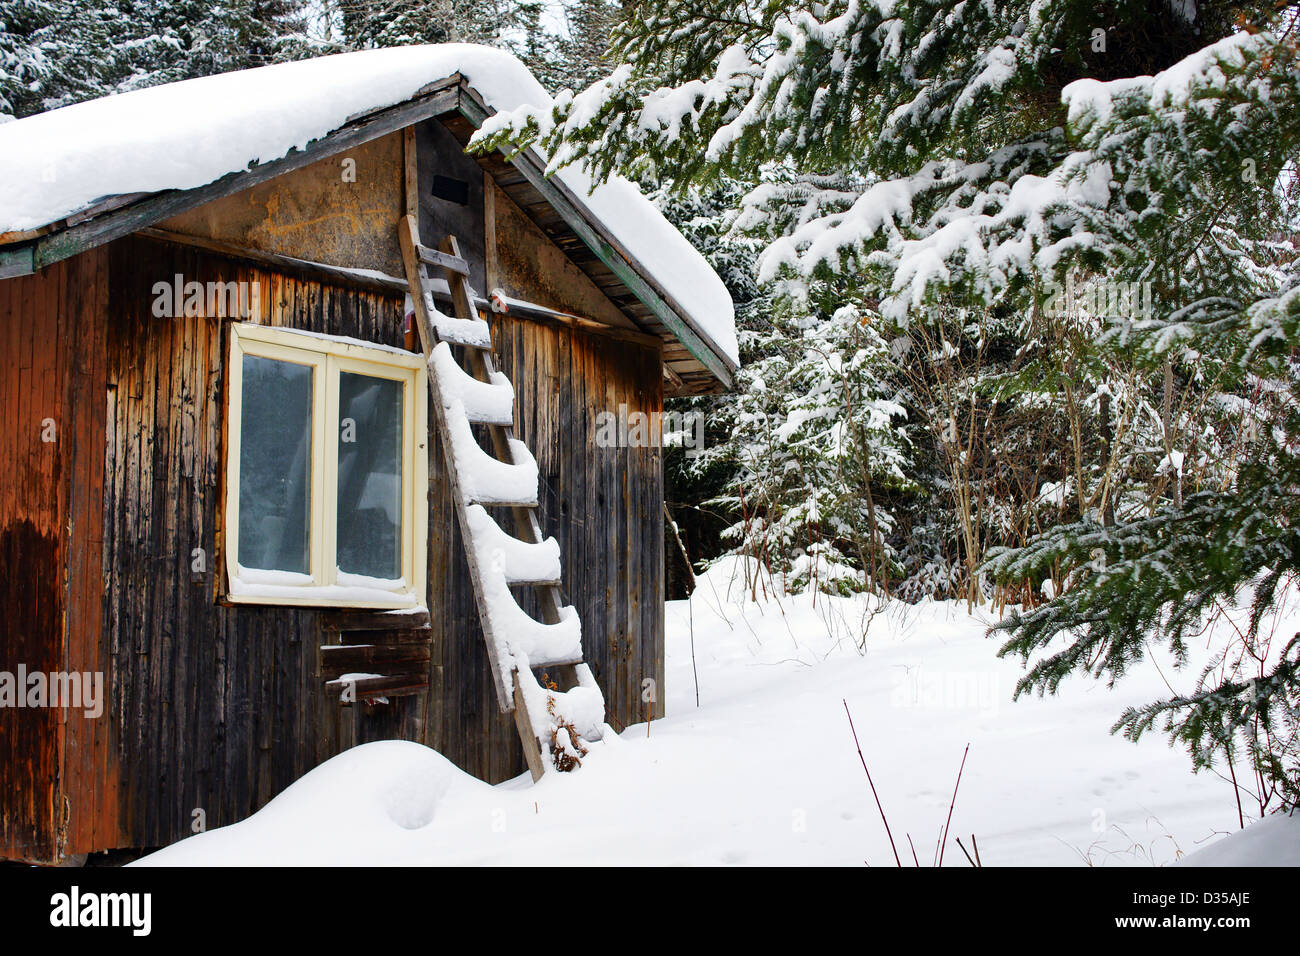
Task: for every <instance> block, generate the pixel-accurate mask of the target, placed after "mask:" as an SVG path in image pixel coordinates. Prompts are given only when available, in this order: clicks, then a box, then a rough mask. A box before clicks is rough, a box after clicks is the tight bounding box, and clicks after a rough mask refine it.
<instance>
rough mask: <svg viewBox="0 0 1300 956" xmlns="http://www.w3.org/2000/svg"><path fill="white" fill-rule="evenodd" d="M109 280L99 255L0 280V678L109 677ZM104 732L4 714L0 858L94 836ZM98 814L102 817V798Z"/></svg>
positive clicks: (90, 725) (44, 716)
mask: <svg viewBox="0 0 1300 956" xmlns="http://www.w3.org/2000/svg"><path fill="white" fill-rule="evenodd" d="M106 279H107V274H106V254H105V250H102V249H101V250H95V251H92V252H88V253H85V254H83V255H80V256H77V257H75V258H73V259H69V260H66V261H64V262H61V263H58V264H57V265H54V266H50V267H48V268H46V269H43V270H41V271H40V272H39V273H38V274H37V275H34V276H25V277H22V278H17V279H9V280H5V281H0V671H4V672H6V673H7V674H9V675H14V676H15V677H16V676H17V671H18V669H19V667H20V666H22V667H24V668H26V670H27V672H28V673H32V672H40V673H44V674H48V673H50V672H59V671H62V672H67V671H71V670H77V671H91V672H93V671H96V670H99V671H103V670H105V669H106V668H105V665H104V662H103V660H102V659H101V658H100V656H99V652H100V630H99V622H100V586H99V581H100V566H99V553H100V539H99V528H100V508H101V497H100V496H101V493H102V480H103V427H104V405H103V395H104V387H103V382H104V368H103V354H104V349H103V343H104V323H103V316H104V312H105V302H104V291H105V289H106ZM43 439H52V440H48V441H47V440H43ZM18 690H19V693H22V692H23V691H24V690H25V688H19V689H18ZM110 732H111V728H110V726H109V721H107V720H106V719H104V720H98V721H97V720H91V719H87V718H86V717H85V716H84V712H83V710H82V709H81V708H70V709H68V710H61V709H50V708H45V709H32V708H16V707H4V708H0V857H8V858H17V859H31V860H48V859H52V858H54V857H56V856H57V855H58V852H59V850H60V849H61V848H63V847H66V846H68V845H69V844H70V843H74V842H76V841H77V840H78V839H79V837H80V834H79V833H78V832H77V827H78V825H85V826H87V827H93V824H94V816H95V815H94V814H91V815H90V816H89V817H87V816H86V815H84V811H85V810H86V809H87V807H88V805H89V803H91V802H92V798H91V797H90V794H91V793H92V792H93V791H94V790H95V789H96V788H97V787H102V786H103V785H104V782H105V781H110V780H111V779H112V776H111V774H112V769H111V768H110V767H108V766H107V765H106V764H104V763H103V762H102V761H100V760H99V757H100V755H101V754H102V753H103V752H106V751H107V749H108V745H107V735H108V734H109V733H110ZM101 744H102V745H103V746H100V745H101ZM108 789H111V787H110V788H108ZM103 806H104V807H105V808H107V810H108V811H109V813H110V814H112V812H113V809H114V808H113V807H112V803H111V796H110V797H108V798H106V802H105V803H104V805H103ZM70 829H71V831H72V832H69V830H70ZM105 838H106V839H109V840H112V839H113V838H114V837H113V836H112V835H106V837H105Z"/></svg>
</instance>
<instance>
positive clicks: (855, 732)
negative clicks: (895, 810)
mask: <svg viewBox="0 0 1300 956" xmlns="http://www.w3.org/2000/svg"><path fill="white" fill-rule="evenodd" d="M841 701H842V702H843V704H844V713H845V714H847V715H848V718H849V730H851V731H853V746H855V747H857V748H858V759H859V760H861V761H862V770H863V772H864V773H865V774H866V775H867V784H868V785H869V786H870V787H871V795H872V796H873V797H875V798H876V809H877V810H879V811H880V819H881V821H882V822H883V823H884V824H885V835H886V836H887V837H889V848H890V849H891V850H893V851H894V862H895V863H897V864H898V868H899V869H902V868H903V861H902V860H900V859H899V858H898V847H896V846H894V834H892V833H891V832H889V820H888V819H886V817H885V808H884V807H882V806H881V805H880V794H878V793H876V785H875V783H873V782H872V780H871V771H870V770H868V769H867V758H866V757H864V756H862V744H860V743H858V730H857V728H856V727H854V726H853V714H851V713H849V702H848V701H847V700H845V699H844V698H841Z"/></svg>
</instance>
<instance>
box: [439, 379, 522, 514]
mask: <svg viewBox="0 0 1300 956" xmlns="http://www.w3.org/2000/svg"><path fill="white" fill-rule="evenodd" d="M443 407H444V408H445V409H446V412H447V431H448V433H449V434H450V435H451V443H452V446H453V452H452V454H453V457H454V459H455V462H456V477H457V478H458V479H459V480H460V490H461V494H462V495H464V497H465V504H467V505H471V504H482V505H516V506H518V507H521V508H536V507H537V461H536V459H534V458H533V454H532V452H530V451H529V450H528V446H527V445H525V444H524V443H523V442H521V441H519V440H518V439H517V438H512V439H510V458H511V461H510V462H504V461H501V460H499V459H497V458H494V457H493V456H492V455H490V454H488V453H487V452H486V451H484V450H483V449H482V448H481V447H480V446H479V443H478V441H477V440H476V439H475V438H474V431H473V429H472V428H471V427H470V422H469V417H468V416H467V415H466V414H465V406H464V405H462V404H461V403H460V400H459V399H452V400H451V401H450V402H447V403H444V405H443Z"/></svg>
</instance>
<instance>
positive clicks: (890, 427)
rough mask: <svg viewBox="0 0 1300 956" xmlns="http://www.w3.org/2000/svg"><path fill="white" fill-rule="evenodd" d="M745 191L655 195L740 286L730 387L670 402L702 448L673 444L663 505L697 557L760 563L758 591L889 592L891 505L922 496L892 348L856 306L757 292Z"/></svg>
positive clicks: (755, 576)
mask: <svg viewBox="0 0 1300 956" xmlns="http://www.w3.org/2000/svg"><path fill="white" fill-rule="evenodd" d="M768 178H769V181H770V182H771V183H772V184H773V185H774V186H775V185H777V184H778V183H781V182H782V181H783V180H784V179H785V177H783V176H781V175H779V174H778V173H776V172H775V171H772V172H771V173H770V175H769V177H768ZM784 185H785V186H790V185H791V184H790V183H789V182H785V184H784ZM819 186H820V188H821V189H823V190H827V189H830V188H832V186H831V184H830V183H828V182H823V183H821V184H819ZM797 191H798V192H802V188H799V189H798V190H797ZM743 195H744V188H743V187H742V186H741V185H740V184H738V183H735V182H733V181H731V180H726V179H724V180H721V181H719V182H717V183H715V184H712V185H710V186H709V187H707V188H705V189H690V190H687V191H685V192H683V193H680V194H675V193H672V192H671V191H668V190H661V191H659V192H658V193H657V194H656V197H655V198H656V201H657V202H658V203H659V205H660V207H661V208H662V209H663V211H664V213H665V214H666V215H667V216H668V217H669V219H670V220H672V221H673V222H674V223H675V224H676V225H677V226H678V228H679V229H681V230H682V231H683V233H684V234H685V235H686V236H687V237H688V238H689V239H690V240H691V241H692V243H693V244H694V245H695V246H696V247H697V248H698V249H700V250H701V252H703V253H704V255H705V256H706V257H707V258H708V259H709V260H710V262H711V263H712V264H713V265H714V268H715V269H716V270H717V271H718V273H719V275H721V276H722V278H723V281H724V282H725V283H726V285H727V287H728V289H729V291H730V292H731V295H732V299H733V301H734V302H735V303H736V312H737V325H738V331H739V343H740V349H741V358H742V367H741V370H740V372H739V374H738V376H737V383H736V387H735V388H734V389H732V390H731V391H730V392H727V393H724V394H722V395H716V396H704V397H699V398H691V399H680V400H675V401H670V402H669V406H668V407H669V410H671V411H676V412H683V413H688V414H690V415H699V416H702V418H703V421H704V430H705V435H704V437H705V448H704V450H703V453H702V454H696V453H695V450H691V451H690V453H689V454H688V453H687V450H686V449H684V448H683V447H680V446H677V445H674V444H673V443H671V442H669V443H668V447H667V451H666V454H665V474H666V478H667V490H668V499H669V501H670V503H671V507H672V508H673V511H674V514H675V515H676V516H677V520H678V522H679V527H680V528H681V529H682V531H683V537H684V538H685V539H686V541H687V542H688V549H689V550H690V551H691V553H692V556H693V557H696V558H700V557H705V558H708V557H713V556H715V555H717V554H720V553H730V554H740V555H746V556H749V557H752V558H754V559H755V560H754V561H752V562H749V563H748V564H747V565H746V567H747V568H748V569H749V570H750V572H751V580H750V581H749V585H750V587H751V589H752V590H754V591H757V590H758V588H759V587H760V586H762V585H763V583H764V582H763V580H762V578H763V577H765V576H770V575H773V574H779V575H782V576H783V578H784V583H785V584H786V585H787V586H790V587H794V588H803V587H808V586H813V587H818V588H821V589H823V590H828V591H838V592H844V591H857V590H863V589H865V588H868V587H873V588H878V589H880V590H884V591H888V590H889V589H890V588H891V587H892V586H893V585H894V584H895V583H897V582H898V581H899V579H900V576H901V568H900V566H899V564H898V562H897V555H896V553H895V539H896V537H897V521H896V519H895V506H896V505H897V503H898V501H899V499H900V496H902V495H910V494H911V492H912V490H913V489H912V488H911V486H910V483H909V482H908V481H907V479H906V478H905V477H904V474H905V472H907V471H908V470H910V466H909V465H908V463H907V461H906V454H907V439H906V435H905V434H904V433H903V431H902V430H901V427H899V426H900V425H901V418H902V409H901V408H900V406H899V405H898V402H897V397H898V396H897V391H898V385H897V383H896V381H895V378H896V377H895V376H892V375H891V374H889V373H890V363H891V361H892V359H891V356H890V351H889V345H888V343H886V342H885V341H884V340H883V339H882V338H881V337H880V335H879V333H878V331H877V330H876V329H875V328H874V327H873V326H872V325H870V324H868V323H864V322H863V321H862V317H861V315H860V313H859V312H858V310H857V309H856V308H855V307H854V306H852V305H841V306H840V307H839V308H838V309H836V310H834V311H833V312H828V313H824V314H819V313H817V312H816V311H810V308H809V302H808V301H807V299H806V298H805V299H802V300H800V301H793V300H791V299H790V298H789V297H779V298H774V297H773V296H771V295H769V294H767V293H765V292H764V291H763V290H762V289H760V288H759V287H758V285H757V283H756V282H755V259H756V256H757V254H758V252H759V251H760V249H761V245H760V243H758V242H757V241H756V240H754V239H752V238H750V237H747V236H745V235H744V234H743V233H740V232H737V231H736V230H735V229H733V228H731V226H732V224H733V223H734V220H735V219H736V218H737V215H738V209H737V207H738V205H739V202H740V200H741V198H742V196H743ZM813 308H814V309H815V307H813ZM715 536H716V538H715Z"/></svg>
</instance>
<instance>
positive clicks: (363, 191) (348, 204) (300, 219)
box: [158, 132, 403, 276]
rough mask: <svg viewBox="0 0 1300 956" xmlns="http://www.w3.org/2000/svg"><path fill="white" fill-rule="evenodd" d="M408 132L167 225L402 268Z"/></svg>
mask: <svg viewBox="0 0 1300 956" xmlns="http://www.w3.org/2000/svg"><path fill="white" fill-rule="evenodd" d="M402 211H403V206H402V134H401V133H400V132H397V133H390V134H389V135H387V136H383V137H381V138H379V139H376V140H372V141H370V142H369V143H364V144H362V145H360V146H357V147H354V148H353V149H350V150H348V151H347V152H345V153H342V154H340V155H338V156H330V157H329V158H327V159H322V160H319V161H318V162H315V163H312V164H310V165H308V166H304V167H303V168H302V169H299V170H296V171H294V172H292V173H288V174H286V175H284V176H277V177H275V178H274V179H271V180H268V181H267V182H264V183H261V184H259V185H257V186H254V187H252V188H251V189H245V190H241V191H240V192H237V193H235V194H234V195H232V196H227V197H225V198H224V199H218V200H216V201H215V202H210V203H204V204H203V205H202V206H199V207H198V208H196V209H192V210H190V211H188V212H184V213H181V214H180V215H179V216H173V217H171V218H170V219H166V220H163V221H162V222H160V223H159V224H158V227H159V228H160V229H165V230H167V231H169V232H179V233H182V234H184V235H189V236H201V237H203V238H205V239H219V240H224V241H226V242H231V243H234V244H235V245H240V246H247V247H249V248H252V249H260V250H262V251H264V252H278V253H280V254H281V255H285V256H296V257H297V258H299V259H311V260H314V261H316V262H328V263H330V264H331V265H336V266H347V267H350V268H362V269H378V270H380V271H381V272H386V273H388V274H389V275H395V276H400V275H401V274H402V251H401V249H400V248H399V247H398V245H397V229H396V228H395V226H394V223H396V222H397V219H398V217H399V216H401V215H402Z"/></svg>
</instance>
